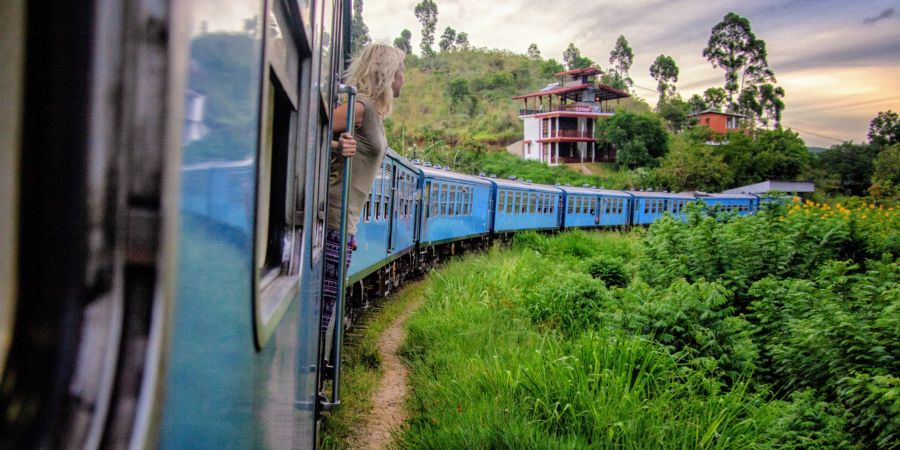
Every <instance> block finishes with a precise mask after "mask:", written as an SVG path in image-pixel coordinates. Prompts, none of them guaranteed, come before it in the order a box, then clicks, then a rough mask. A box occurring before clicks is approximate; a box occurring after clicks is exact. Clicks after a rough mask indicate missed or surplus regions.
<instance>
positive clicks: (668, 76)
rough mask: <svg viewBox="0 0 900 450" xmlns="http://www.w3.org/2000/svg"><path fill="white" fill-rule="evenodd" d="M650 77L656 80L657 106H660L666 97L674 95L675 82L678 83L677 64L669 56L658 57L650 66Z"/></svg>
mask: <svg viewBox="0 0 900 450" xmlns="http://www.w3.org/2000/svg"><path fill="white" fill-rule="evenodd" d="M650 76H651V77H653V79H654V80H656V91H657V92H659V104H660V105H662V104H663V103H665V100H666V98H667V97H669V96H671V95H673V94H675V82H676V81H678V64H675V60H674V59H672V57H671V56H666V55H659V56H657V57H656V60H655V61H653V64H652V65H651V66H650Z"/></svg>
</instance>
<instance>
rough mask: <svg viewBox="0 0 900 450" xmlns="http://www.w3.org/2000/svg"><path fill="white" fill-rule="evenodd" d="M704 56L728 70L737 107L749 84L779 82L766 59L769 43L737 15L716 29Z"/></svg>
mask: <svg viewBox="0 0 900 450" xmlns="http://www.w3.org/2000/svg"><path fill="white" fill-rule="evenodd" d="M703 56H704V57H705V58H706V59H707V60H708V61H709V62H710V63H712V65H713V67H715V68H722V69H725V91H726V92H727V93H728V104H729V106H735V101H734V99H735V96H738V97H740V95H741V93H742V92H743V91H744V89H745V88H746V87H747V86H748V85H751V86H755V85H758V84H762V83H766V82H775V74H774V73H773V72H772V71H771V70H770V69H769V63H768V61H767V59H766V58H767V54H766V42H765V41H763V40H762V39H758V38H757V37H756V35H755V34H754V33H753V31H752V30H751V29H750V21H749V20H747V19H746V18H744V17H741V16H739V15H737V14H735V13H733V12H729V13H728V14H726V15H725V17H724V18H722V21H721V22H719V23H717V24H716V25H715V26H714V27H713V29H712V32H711V34H710V36H709V41H708V42H707V45H706V48H704V49H703Z"/></svg>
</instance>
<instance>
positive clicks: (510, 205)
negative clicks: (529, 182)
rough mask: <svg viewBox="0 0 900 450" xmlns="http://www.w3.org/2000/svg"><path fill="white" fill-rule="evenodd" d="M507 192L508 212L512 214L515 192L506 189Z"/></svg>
mask: <svg viewBox="0 0 900 450" xmlns="http://www.w3.org/2000/svg"><path fill="white" fill-rule="evenodd" d="M504 192H505V193H506V213H507V214H512V212H513V206H515V205H514V204H513V193H512V192H510V191H504Z"/></svg>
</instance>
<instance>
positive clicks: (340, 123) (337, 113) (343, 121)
mask: <svg viewBox="0 0 900 450" xmlns="http://www.w3.org/2000/svg"><path fill="white" fill-rule="evenodd" d="M365 114H366V105H364V104H363V102H360V101H357V102H356V109H355V111H353V123H354V124H355V125H356V126H357V127H359V126H361V125H362V123H363V117H365ZM332 120H333V122H332V124H331V130H332V132H333V133H334V134H338V133H343V132H344V131H347V104H346V103H343V104H341V105H340V106H338V107H337V108H335V110H334V114H333V115H332Z"/></svg>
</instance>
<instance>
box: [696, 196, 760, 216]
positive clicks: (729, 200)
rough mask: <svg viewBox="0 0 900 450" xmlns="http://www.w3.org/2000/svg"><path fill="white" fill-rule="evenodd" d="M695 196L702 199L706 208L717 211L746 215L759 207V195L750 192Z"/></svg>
mask: <svg viewBox="0 0 900 450" xmlns="http://www.w3.org/2000/svg"><path fill="white" fill-rule="evenodd" d="M695 197H696V198H697V199H698V200H703V202H704V203H705V204H706V207H707V208H708V210H710V211H712V212H713V213H717V212H736V213H737V214H739V215H742V216H746V215H749V214H753V213H755V212H756V211H757V210H758V209H759V197H757V196H755V195H752V194H700V193H697V194H696V195H695Z"/></svg>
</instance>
